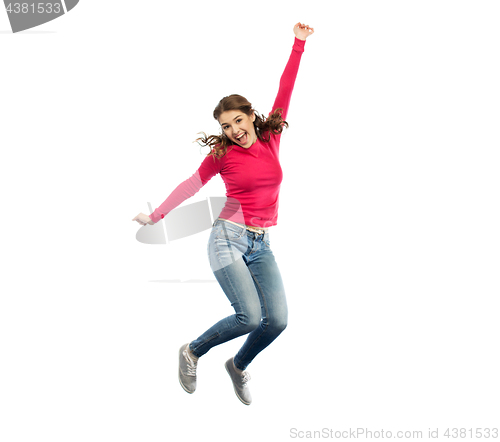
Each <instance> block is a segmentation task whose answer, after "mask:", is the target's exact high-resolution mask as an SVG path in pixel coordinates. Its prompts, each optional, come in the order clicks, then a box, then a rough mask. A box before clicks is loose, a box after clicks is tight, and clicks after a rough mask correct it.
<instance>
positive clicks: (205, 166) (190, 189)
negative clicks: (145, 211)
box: [149, 155, 221, 223]
mask: <svg viewBox="0 0 500 442" xmlns="http://www.w3.org/2000/svg"><path fill="white" fill-rule="evenodd" d="M220 171H221V160H220V159H217V158H215V159H214V157H212V155H209V156H207V157H205V159H204V160H203V162H202V163H201V166H200V167H199V168H198V170H197V171H196V172H195V173H194V174H193V175H192V176H191V177H190V178H188V179H187V180H185V181H183V182H182V183H181V184H179V185H178V186H177V187H176V188H175V189H174V190H173V192H172V193H171V194H170V195H169V196H168V198H167V199H166V200H165V201H164V202H163V203H162V204H161V205H160V206H159V207H158V208H157V209H156V210H155V211H154V212H153V213H152V214H151V215H149V217H150V218H151V220H152V221H153V222H154V223H157V222H158V221H159V220H160V219H162V218H164V217H165V216H167V215H168V214H169V212H171V211H172V210H173V209H175V208H176V207H177V206H178V205H179V204H181V203H182V202H183V201H185V200H187V199H188V198H190V197H192V196H193V195H194V194H195V193H196V192H198V191H199V190H200V189H201V188H202V187H203V186H204V185H205V184H206V183H207V182H208V181H210V179H212V177H214V176H215V175H217V174H218V173H219V172H220Z"/></svg>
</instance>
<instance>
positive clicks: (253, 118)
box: [252, 112, 255, 123]
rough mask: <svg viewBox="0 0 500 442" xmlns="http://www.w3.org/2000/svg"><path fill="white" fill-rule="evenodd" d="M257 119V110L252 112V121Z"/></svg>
mask: <svg viewBox="0 0 500 442" xmlns="http://www.w3.org/2000/svg"><path fill="white" fill-rule="evenodd" d="M254 121H255V112H252V123H253V122H254Z"/></svg>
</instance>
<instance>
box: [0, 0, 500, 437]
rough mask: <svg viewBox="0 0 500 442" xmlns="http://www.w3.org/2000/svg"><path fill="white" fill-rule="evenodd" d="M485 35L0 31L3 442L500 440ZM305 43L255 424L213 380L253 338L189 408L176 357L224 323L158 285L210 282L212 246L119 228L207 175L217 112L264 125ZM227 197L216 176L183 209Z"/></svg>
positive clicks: (431, 11)
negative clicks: (205, 143)
mask: <svg viewBox="0 0 500 442" xmlns="http://www.w3.org/2000/svg"><path fill="white" fill-rule="evenodd" d="M499 13H500V6H499V5H498V2H495V1H481V2H473V1H419V2H416V1H414V2H409V1H335V2H327V1H315V0H309V1H301V2H297V1H291V2H282V1H280V2H278V1H260V0H254V1H252V2H228V1H213V0H212V1H200V0H196V1H190V2H170V1H159V0H153V1H148V2H139V1H135V2H133V1H129V0H120V1H117V0H114V1H111V0H108V1H106V2H96V1H90V0H86V1H85V0H82V1H81V2H80V4H78V5H77V6H76V7H75V9H73V10H72V11H70V12H69V13H68V14H67V15H65V16H63V17H61V18H59V19H57V20H55V21H53V22H50V23H47V24H44V25H42V26H39V27H37V28H34V29H32V30H30V31H26V32H23V33H19V34H12V33H11V31H10V25H9V22H8V19H7V14H6V13H4V14H2V13H0V30H1V31H2V32H1V33H0V63H1V72H0V79H1V83H0V87H1V97H0V124H1V127H0V147H1V152H2V161H1V163H0V164H1V165H0V167H1V169H0V172H1V174H0V176H1V189H2V204H1V206H0V210H1V218H0V220H1V221H0V222H1V223H2V226H1V227H2V232H3V238H2V243H1V248H2V257H3V264H2V277H1V305H0V307H1V309H0V315H1V316H0V339H1V341H0V358H1V363H0V407H1V408H0V414H1V420H2V422H1V425H0V439H1V440H2V441H5V442H13V441H23V442H24V441H30V442H33V441H41V440H50V441H54V442H55V441H71V442H76V441H90V440H92V441H121V442H125V441H165V440H168V441H170V440H183V441H195V440H215V438H217V440H222V441H226V440H233V441H241V442H244V441H256V440H264V441H286V440H290V439H291V436H292V435H293V434H292V432H291V429H292V428H295V429H297V431H307V430H311V431H312V430H321V429H322V428H327V429H333V430H347V429H349V428H357V427H362V428H368V429H370V430H373V431H375V430H381V429H385V430H391V431H393V432H396V431H397V430H410V431H411V430H421V431H423V433H424V436H426V435H427V431H428V429H429V428H433V429H435V428H439V429H440V431H441V432H443V431H444V430H445V429H446V428H448V427H463V428H476V427H495V426H496V427H499V426H500V422H499V420H498V416H499V415H500V414H499V411H500V404H499V393H500V383H499V377H498V373H499V372H500V361H499V356H498V338H499V336H500V333H499V332H500V325H499V320H498V318H499V309H498V307H499V303H498V297H499V294H500V290H499V289H500V281H499V263H500V262H499V261H500V258H499V249H500V231H499V228H498V226H499V225H500V209H499V201H498V196H499V189H500V175H499V166H500V161H499V160H500V155H499V147H500V146H499V141H500V135H499V130H498V123H499V117H500V110H499V102H500V86H499V82H498V78H500V62H499V58H498V54H499V42H500V28H499V26H498V19H499ZM298 21H301V22H303V23H307V24H309V25H311V26H313V27H314V28H315V30H316V32H315V34H314V35H313V36H311V37H310V38H308V39H307V43H306V46H305V53H304V54H303V57H302V61H301V66H300V70H299V74H298V77H297V81H296V85H295V89H294V93H293V98H292V103H291V108H290V112H289V115H288V118H287V120H288V122H289V123H290V128H289V130H288V131H287V132H286V133H285V134H284V135H283V138H282V143H281V156H280V159H281V163H282V168H283V172H284V180H283V184H282V188H281V197H280V212H279V221H278V226H276V227H273V228H272V230H271V241H272V248H273V251H274V253H275V256H276V258H277V261H278V264H279V266H280V269H281V272H282V276H283V279H284V282H285V287H286V290H287V297H288V304H289V310H290V316H289V326H288V328H287V330H286V331H285V332H284V333H283V334H282V335H281V336H280V337H279V338H278V340H276V341H275V342H274V343H273V344H272V346H270V347H269V348H268V349H266V350H265V351H264V352H262V353H261V354H260V355H259V356H258V357H257V358H256V359H255V361H254V362H253V363H252V364H251V366H250V367H249V372H250V373H251V375H252V381H251V383H250V387H251V389H252V395H253V398H254V402H253V404H252V405H251V406H250V407H246V406H244V405H243V404H241V403H240V402H239V401H238V400H237V398H236V397H235V395H234V393H233V390H232V386H231V383H230V380H229V377H228V376H227V374H226V372H225V370H224V367H223V364H224V362H225V361H226V359H227V358H229V357H230V356H232V355H234V354H235V353H236V351H237V350H238V348H239V347H240V346H241V345H242V343H243V340H244V338H243V337H242V338H238V339H236V340H234V341H231V342H228V343H226V344H224V345H221V346H218V347H215V348H213V349H212V350H210V352H209V353H207V354H206V355H205V356H204V357H203V358H202V359H200V362H199V376H198V389H197V391H196V392H195V393H194V394H193V395H188V394H186V393H185V392H184V391H183V390H182V388H181V387H180V386H179V383H178V380H177V351H178V348H179V347H180V346H181V344H183V343H185V342H188V341H190V340H193V339H195V338H196V337H197V336H198V335H200V334H201V333H202V332H204V331H205V330H206V329H207V328H208V327H210V326H211V325H212V324H213V323H215V322H216V321H218V320H219V319H221V318H222V317H224V316H225V315H228V314H231V313H232V309H231V307H230V305H229V302H228V301H227V299H226V298H225V296H224V294H223V292H222V290H221V289H220V287H219V285H218V284H217V283H215V282H212V283H211V282H207V283H197V284H196V283H158V282H152V281H159V280H165V281H166V280H172V279H213V275H212V274H211V271H210V268H209V265H208V259H207V257H206V242H207V239H208V234H209V231H208V230H207V231H206V232H202V233H200V234H197V235H195V236H193V237H191V238H187V239H185V240H182V241H183V242H182V241H178V242H177V243H172V244H168V245H145V244H142V243H139V242H138V241H136V239H135V234H136V232H137V229H138V228H139V225H138V224H137V223H136V222H132V221H131V220H132V218H133V217H134V216H135V215H137V214H138V213H139V212H143V213H147V214H149V211H148V206H147V202H148V201H150V202H151V203H152V204H153V206H154V207H153V208H156V207H158V206H159V205H160V204H161V203H162V202H163V201H164V200H165V198H166V197H167V196H168V195H169V194H170V192H171V191H172V190H173V189H174V188H175V187H176V186H177V185H178V184H179V183H180V182H181V181H183V180H185V179H186V178H188V177H190V176H191V175H192V174H193V173H194V172H195V170H196V169H197V168H198V166H199V164H200V163H201V161H202V160H203V153H200V151H199V147H198V145H197V144H193V143H192V141H193V140H194V139H195V138H196V137H197V133H198V132H200V131H205V132H208V133H217V132H218V125H217V122H216V121H215V120H213V118H212V111H213V108H214V107H215V105H216V104H217V102H218V101H219V99H220V98H222V97H223V96H225V95H229V94H231V93H239V94H241V95H244V96H246V97H247V98H249V99H250V101H251V102H252V103H253V104H254V106H255V108H256V109H257V110H258V111H259V112H261V113H262V114H264V115H267V113H268V112H269V110H270V107H271V105H272V103H273V101H274V98H275V94H276V92H277V88H278V82H279V78H280V76H281V73H282V71H283V68H284V66H285V64H286V61H287V60H288V57H289V55H290V52H291V48H292V45H293V37H294V36H293V31H292V28H293V25H294V24H295V23H297V22H298ZM223 195H224V185H223V182H222V180H221V178H220V176H216V177H214V178H213V179H212V180H211V181H210V182H209V183H208V184H207V185H206V186H205V187H204V188H203V189H201V190H200V192H199V193H198V194H196V195H195V196H194V197H193V198H191V199H190V200H188V201H186V202H185V203H184V204H190V203H192V202H195V201H200V200H203V199H204V198H206V197H207V196H223ZM214 281H215V280H214ZM292 431H294V430H292ZM294 434H296V435H299V433H296V432H295V433H294ZM302 435H303V436H305V435H306V433H303V434H302ZM296 439H298V437H297V438H296ZM442 440H445V439H442Z"/></svg>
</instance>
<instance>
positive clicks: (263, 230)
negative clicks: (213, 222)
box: [219, 218, 269, 234]
mask: <svg viewBox="0 0 500 442" xmlns="http://www.w3.org/2000/svg"><path fill="white" fill-rule="evenodd" d="M219 219H221V220H223V221H227V222H228V223H231V224H235V225H237V226H240V227H245V228H246V229H247V230H249V231H250V232H253V233H258V234H263V233H266V232H267V231H268V230H269V227H255V226H247V225H246V224H239V223H235V222H234V221H229V220H228V219H224V218H219Z"/></svg>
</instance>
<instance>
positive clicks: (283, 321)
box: [268, 318, 288, 335]
mask: <svg viewBox="0 0 500 442" xmlns="http://www.w3.org/2000/svg"><path fill="white" fill-rule="evenodd" d="M287 325H288V320H287V318H275V319H271V320H270V321H269V322H268V327H269V329H270V331H272V332H273V333H274V334H276V335H279V334H280V333H281V332H282V331H283V330H285V328H286V326H287Z"/></svg>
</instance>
